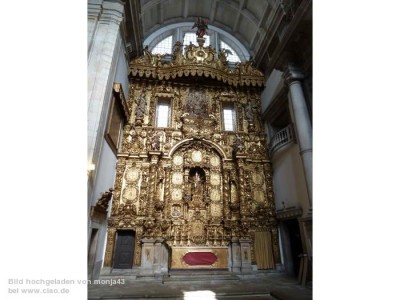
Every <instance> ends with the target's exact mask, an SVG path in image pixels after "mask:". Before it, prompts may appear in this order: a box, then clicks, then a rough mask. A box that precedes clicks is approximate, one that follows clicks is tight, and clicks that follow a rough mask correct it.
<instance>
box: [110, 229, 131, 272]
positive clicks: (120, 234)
mask: <svg viewBox="0 0 400 300" xmlns="http://www.w3.org/2000/svg"><path fill="white" fill-rule="evenodd" d="M134 248H135V232H134V231H131V230H118V231H117V241H116V245H115V255H114V264H113V268H114V269H130V268H132V263H133V254H134V253H135V252H134V250H135V249H134Z"/></svg>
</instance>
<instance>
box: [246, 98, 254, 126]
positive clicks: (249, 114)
mask: <svg viewBox="0 0 400 300" xmlns="http://www.w3.org/2000/svg"><path fill="white" fill-rule="evenodd" d="M244 110H245V116H246V119H247V121H249V122H250V123H253V122H254V109H253V106H252V104H251V103H249V104H247V105H246V106H245V109H244Z"/></svg>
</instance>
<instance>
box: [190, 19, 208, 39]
mask: <svg viewBox="0 0 400 300" xmlns="http://www.w3.org/2000/svg"><path fill="white" fill-rule="evenodd" d="M196 27H197V31H196V35H197V37H199V38H204V35H205V34H207V29H208V26H207V22H206V21H205V20H204V19H203V18H201V17H197V21H196V22H195V23H194V24H193V27H192V29H193V28H196Z"/></svg>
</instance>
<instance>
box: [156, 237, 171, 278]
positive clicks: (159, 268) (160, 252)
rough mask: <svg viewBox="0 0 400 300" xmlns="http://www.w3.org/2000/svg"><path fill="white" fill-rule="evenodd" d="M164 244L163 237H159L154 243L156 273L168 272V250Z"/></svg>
mask: <svg viewBox="0 0 400 300" xmlns="http://www.w3.org/2000/svg"><path fill="white" fill-rule="evenodd" d="M166 251H167V249H166V248H165V245H164V239H163V238H157V239H156V241H155V244H154V264H153V270H154V274H155V275H161V274H167V273H168V252H166Z"/></svg>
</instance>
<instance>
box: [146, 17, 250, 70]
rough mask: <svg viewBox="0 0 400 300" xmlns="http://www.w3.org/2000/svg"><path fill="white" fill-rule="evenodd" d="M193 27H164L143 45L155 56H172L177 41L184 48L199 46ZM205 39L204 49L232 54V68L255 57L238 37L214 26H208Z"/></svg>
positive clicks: (230, 56)
mask: <svg viewBox="0 0 400 300" xmlns="http://www.w3.org/2000/svg"><path fill="white" fill-rule="evenodd" d="M192 27H193V23H192V22H182V23H175V24H170V25H167V26H164V27H162V28H159V29H158V30H156V31H154V32H152V33H151V34H150V35H149V36H147V37H146V38H145V40H144V43H143V44H144V45H148V46H149V49H150V51H151V52H152V53H153V54H166V53H168V54H172V48H173V45H174V44H175V43H176V42H177V41H180V42H183V45H184V46H187V45H189V44H190V42H192V44H193V45H196V46H197V45H198V43H197V36H196V31H195V29H193V28H192ZM204 37H205V39H206V41H205V43H204V47H208V46H211V47H212V48H214V49H215V51H216V52H217V53H219V51H220V50H221V49H222V48H224V49H226V50H229V51H230V52H231V53H232V54H228V55H227V60H228V62H229V63H230V64H229V65H230V66H231V67H232V66H234V64H235V63H236V62H241V61H246V60H248V59H249V58H250V55H254V53H249V51H248V50H247V48H246V47H245V46H244V45H243V44H242V43H241V42H240V41H239V40H238V39H237V38H236V37H234V36H233V35H231V34H229V33H228V32H226V31H225V30H223V29H221V28H218V27H215V26H213V25H208V29H207V35H204Z"/></svg>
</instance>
